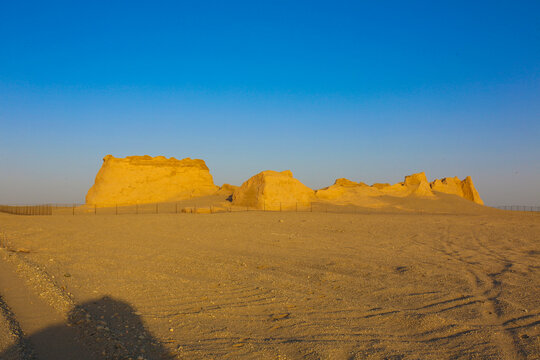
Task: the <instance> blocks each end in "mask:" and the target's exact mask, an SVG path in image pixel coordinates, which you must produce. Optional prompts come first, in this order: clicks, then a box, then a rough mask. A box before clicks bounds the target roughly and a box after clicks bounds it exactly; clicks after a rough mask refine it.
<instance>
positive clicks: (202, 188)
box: [86, 155, 218, 206]
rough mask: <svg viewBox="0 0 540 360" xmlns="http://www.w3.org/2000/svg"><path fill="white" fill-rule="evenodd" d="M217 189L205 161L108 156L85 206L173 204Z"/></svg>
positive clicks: (160, 157)
mask: <svg viewBox="0 0 540 360" xmlns="http://www.w3.org/2000/svg"><path fill="white" fill-rule="evenodd" d="M217 190H218V187H217V186H215V185H214V182H213V179H212V175H210V171H209V170H208V167H207V166H206V164H205V162H204V161H203V160H198V159H190V158H186V159H183V160H177V159H175V158H173V157H171V158H169V159H167V158H166V157H164V156H156V157H151V156H148V155H146V156H128V157H126V158H115V157H114V156H112V155H107V156H105V158H103V165H102V166H101V169H100V170H99V172H98V173H97V176H96V180H95V183H94V185H93V186H92V187H91V188H90V190H89V191H88V194H87V195H86V203H87V204H91V205H98V206H113V205H116V204H118V205H131V204H142V203H153V202H162V201H174V200H181V199H187V198H190V197H195V196H204V195H210V194H213V193H215V192H216V191H217Z"/></svg>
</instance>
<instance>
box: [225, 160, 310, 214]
mask: <svg viewBox="0 0 540 360" xmlns="http://www.w3.org/2000/svg"><path fill="white" fill-rule="evenodd" d="M314 198H315V192H314V191H313V190H312V189H310V188H308V187H307V186H305V185H304V184H302V183H301V182H300V181H299V180H298V179H295V178H294V177H293V174H292V172H291V171H290V170H285V171H282V172H277V171H272V170H266V171H263V172H260V173H259V174H257V175H255V176H253V177H251V178H250V179H249V180H247V181H246V182H244V183H243V184H242V186H240V187H239V188H238V189H236V190H235V191H234V193H233V197H232V202H233V205H238V206H249V207H254V208H257V209H266V210H279V209H288V208H293V207H295V206H296V205H297V204H298V203H300V204H306V203H309V202H311V201H312V200H313V199H314Z"/></svg>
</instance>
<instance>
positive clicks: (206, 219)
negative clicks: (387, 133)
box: [0, 194, 540, 359]
mask: <svg viewBox="0 0 540 360" xmlns="http://www.w3.org/2000/svg"><path fill="white" fill-rule="evenodd" d="M443 195H444V194H443ZM447 196H450V195H447ZM453 198H455V197H453ZM409 200H410V201H411V202H412V203H410V204H405V203H402V204H401V206H405V207H407V206H408V207H409V208H411V207H414V206H415V204H414V202H415V201H422V200H421V199H420V200H419V199H409ZM460 200H462V201H466V200H463V199H460ZM424 201H430V203H432V204H433V203H434V202H433V200H424ZM467 202H468V203H469V204H470V205H471V206H473V207H471V208H467V209H465V210H464V211H462V213H460V211H458V210H459V208H456V206H454V207H453V208H452V209H453V211H450V210H452V209H451V208H448V209H446V213H445V214H443V213H441V212H440V208H439V214H435V213H431V214H430V213H429V209H427V210H425V211H424V213H423V214H420V213H410V212H406V211H402V212H394V213H390V212H385V213H377V212H375V211H373V212H371V213H357V214H354V213H351V214H334V213H294V212H288V213H276V212H239V213H220V214H209V215H191V214H179V215H175V214H170V215H167V214H159V215H151V214H148V215H138V216H136V215H122V216H108V215H104V216H94V217H92V216H80V217H77V216H75V217H73V216H52V217H50V216H49V217H20V216H19V217H18V216H12V215H6V214H0V227H1V228H0V231H2V232H4V234H5V236H6V238H7V239H8V240H9V247H10V248H11V249H18V248H24V249H27V250H28V251H29V252H15V253H13V252H11V253H9V254H12V255H11V256H9V257H8V258H9V259H8V260H6V261H8V262H10V263H11V265H12V266H17V264H18V263H19V265H20V263H21V262H23V263H24V264H26V265H25V266H26V267H24V266H23V267H21V266H19V272H20V274H21V275H23V276H26V277H28V275H25V274H26V273H25V272H24V271H23V270H24V269H25V268H28V267H30V268H31V267H35V268H39V270H38V271H37V272H38V273H40V272H41V273H43V274H44V275H43V276H32V278H34V279H40V280H39V281H38V283H39V282H47V283H53V284H54V288H56V289H61V290H62V291H63V292H64V294H68V295H66V296H68V298H69V299H71V301H72V302H73V305H76V304H84V303H89V302H90V303H91V302H92V301H95V299H101V298H103V297H105V296H107V297H110V298H112V299H115V301H118V302H120V303H122V304H129V306H130V307H131V308H132V309H133V311H134V313H135V314H137V316H140V318H141V323H142V324H144V327H145V329H146V330H145V331H147V332H148V334H150V335H151V336H152V337H154V338H155V339H156V342H158V343H159V344H160V346H163V349H164V351H165V352H168V353H169V354H170V356H172V357H177V358H186V359H193V358H201V359H210V358H215V359H218V358H224V359H239V358H240V359H241V358H246V359H276V358H281V359H471V358H482V359H538V355H539V354H540V296H539V295H540V294H539V291H538V289H539V288H540V275H539V274H540V273H539V268H540V266H539V263H540V262H539V258H540V244H539V238H538V236H539V234H540V216H538V214H528V213H516V212H512V213H510V212H504V211H498V210H494V209H489V208H486V207H481V206H479V205H476V204H474V203H472V202H470V201H467ZM445 203H446V204H448V202H445ZM421 205H422V206H424V205H425V204H424V203H422V204H421ZM454 205H455V204H454ZM448 206H449V205H448ZM463 213H466V214H463ZM4 253H7V252H6V251H5V250H4ZM27 286H29V287H30V288H35V287H36V286H38V285H37V284H36V281H34V282H33V283H28V284H27ZM38 293H42V297H44V298H46V299H48V300H49V301H51V302H52V303H53V304H54V301H55V300H54V299H55V298H56V297H58V296H60V295H57V294H56V293H55V292H54V291H48V292H44V291H43V289H42V290H39V291H38ZM56 308H57V310H58V311H60V312H62V311H67V310H66V309H64V308H63V307H62V306H57V307H56ZM102 321H103V322H104V325H103V326H105V327H107V324H109V326H108V328H109V329H110V330H109V331H110V334H109V333H108V334H109V335H110V336H111V338H114V339H117V340H116V341H117V342H119V343H121V342H122V341H123V340H122V339H123V338H122V337H121V336H120V335H119V333H116V332H118V331H119V330H118V329H117V327H114V324H112V322H113V321H114V319H110V318H107V317H105V318H104V319H102ZM73 326H74V328H77V327H80V326H82V325H80V324H78V323H76V324H73ZM111 329H112V330H111ZM81 334H84V332H83V331H81ZM109 335H107V336H109ZM150 335H148V336H150ZM107 336H105V337H104V339H106V338H107ZM118 339H120V340H118ZM81 341H83V343H84V342H85V341H86V342H88V339H85V337H84V336H83V337H82V340H81ZM104 341H105V340H104ZM131 344H132V346H131V350H130V351H132V352H133V356H135V358H136V356H139V355H140V356H144V354H143V353H138V351H139V349H138V348H137V346H136V342H135V343H133V342H132V343H131ZM133 344H135V345H133ZM88 346H89V347H92V346H94V348H95V347H96V345H95V344H94V345H92V344H88ZM107 349H108V350H107V351H112V352H113V353H114V351H120V350H114V349H115V347H111V346H109V347H107ZM111 349H113V350H111ZM143 350H144V347H143ZM109 354H110V353H109ZM105 358H107V357H105Z"/></svg>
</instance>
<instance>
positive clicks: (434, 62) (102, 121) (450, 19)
mask: <svg viewBox="0 0 540 360" xmlns="http://www.w3.org/2000/svg"><path fill="white" fill-rule="evenodd" d="M193 3H195V2H176V1H175V2H159V1H156V2H137V1H130V2H127V1H126V2H114V3H113V4H111V2H100V1H95V2H84V3H82V2H67V1H66V2H54V1H53V2H24V1H21V2H15V1H12V2H9V1H1V2H0V169H1V170H0V203H36V202H82V201H83V199H84V196H85V194H86V191H87V190H88V188H89V187H90V186H91V185H92V183H93V180H94V176H95V174H96V172H97V170H98V169H99V167H100V166H101V159H102V158H103V156H105V155H106V154H113V155H115V156H127V155H144V154H149V155H153V156H156V155H164V156H167V157H169V156H175V157H177V158H183V157H192V158H202V159H204V160H205V161H206V162H207V164H208V166H209V167H210V170H211V172H212V174H213V175H214V179H215V181H216V183H217V184H222V183H224V182H227V183H233V184H240V183H242V182H243V181H244V180H246V179H247V178H249V177H250V176H252V175H254V174H255V173H257V172H259V171H261V170H266V169H273V170H284V169H291V170H292V171H293V173H294V174H295V177H297V178H299V179H300V180H301V181H302V182H304V183H305V184H306V185H308V186H311V187H313V188H320V187H323V186H327V185H330V184H331V183H333V181H334V179H335V178H338V177H347V178H350V179H352V180H356V181H364V182H367V183H373V182H391V183H395V182H399V181H402V179H403V176H405V175H407V174H410V173H413V172H417V171H426V173H427V175H428V178H429V179H430V180H431V179H434V178H439V177H444V176H456V175H457V176H459V177H464V176H466V175H471V176H472V177H473V180H474V182H475V184H476V186H477V188H478V190H479V191H480V194H481V196H482V197H483V198H484V201H485V202H486V203H488V204H491V205H498V204H524V205H540V145H539V143H540V2H538V1H490V2H482V1H479V2H465V1H453V2H431V1H411V2H403V1H365V2H363V1H354V2H353V1H351V2H345V1H344V2H340V1H334V2H318V1H296V2H294V1H267V2H254V1H242V2H240V1H227V2H225V1H220V2H218V1H215V2H208V1H199V2H196V4H193Z"/></svg>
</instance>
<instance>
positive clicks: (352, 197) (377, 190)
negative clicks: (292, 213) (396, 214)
mask: <svg viewBox="0 0 540 360" xmlns="http://www.w3.org/2000/svg"><path fill="white" fill-rule="evenodd" d="M434 191H435V192H443V193H447V194H453V195H457V196H460V197H462V198H465V199H467V200H471V201H473V202H475V203H477V204H480V205H483V204H484V203H483V202H482V199H481V198H480V195H479V194H478V192H477V191H476V189H475V188H474V184H473V182H472V179H471V177H470V176H468V177H467V178H465V179H464V180H459V179H458V178H457V177H456V178H444V179H441V180H435V181H433V182H432V183H429V182H428V181H427V177H426V174H425V173H424V172H420V173H416V174H412V175H408V176H405V179H404V181H403V182H400V183H397V184H394V185H390V184H381V183H376V184H373V185H372V186H367V185H366V184H364V183H362V182H358V183H357V182H354V181H351V180H348V179H343V178H342V179H337V180H336V182H335V183H334V185H332V186H328V187H326V188H324V189H320V190H317V191H316V196H317V198H319V199H321V200H330V201H333V202H337V203H343V204H355V205H362V206H382V204H383V203H382V202H381V201H380V198H381V197H383V196H394V197H405V196H416V197H421V198H428V199H429V198H431V199H435V198H436V194H435V193H434ZM378 198H379V199H378Z"/></svg>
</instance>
